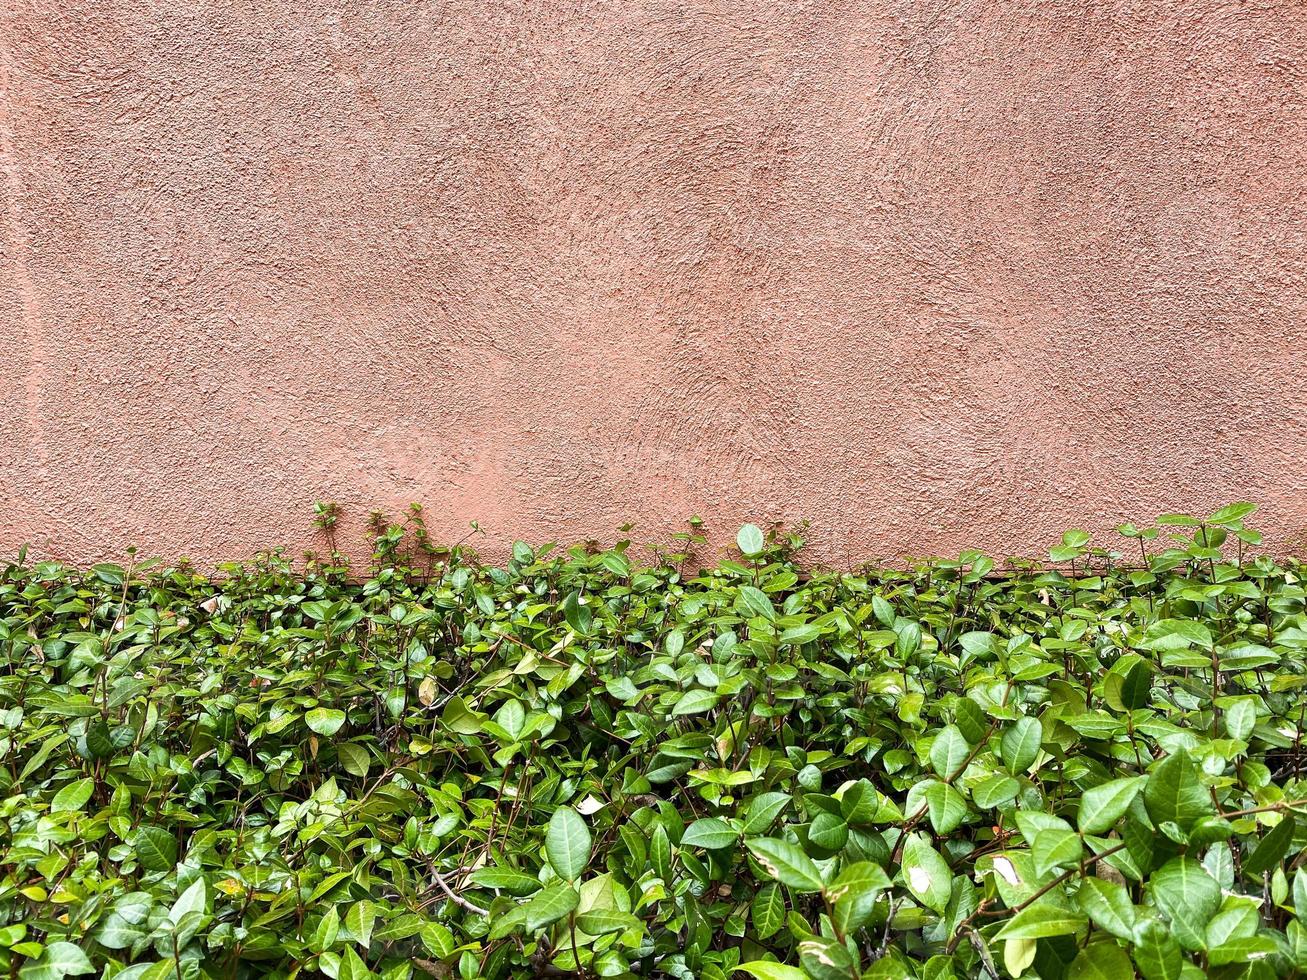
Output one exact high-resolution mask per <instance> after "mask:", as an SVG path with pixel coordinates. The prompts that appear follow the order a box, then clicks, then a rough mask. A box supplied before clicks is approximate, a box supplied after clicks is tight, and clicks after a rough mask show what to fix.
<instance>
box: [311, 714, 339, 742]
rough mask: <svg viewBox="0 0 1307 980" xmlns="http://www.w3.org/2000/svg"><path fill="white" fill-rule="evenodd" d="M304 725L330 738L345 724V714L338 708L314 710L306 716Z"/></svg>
mask: <svg viewBox="0 0 1307 980" xmlns="http://www.w3.org/2000/svg"><path fill="white" fill-rule="evenodd" d="M304 724H306V725H308V726H309V728H310V729H311V730H312V731H314V732H316V733H317V734H319V735H322V736H323V737H324V738H325V737H330V736H332V735H335V734H336V732H338V731H340V726H341V725H343V724H345V712H343V711H340V710H338V709H336V708H314V709H313V710H312V711H307V712H305V714H304Z"/></svg>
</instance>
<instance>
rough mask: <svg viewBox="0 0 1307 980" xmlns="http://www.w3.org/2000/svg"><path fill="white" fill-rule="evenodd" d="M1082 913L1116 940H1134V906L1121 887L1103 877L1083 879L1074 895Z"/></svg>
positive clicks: (1127, 893)
mask: <svg viewBox="0 0 1307 980" xmlns="http://www.w3.org/2000/svg"><path fill="white" fill-rule="evenodd" d="M1076 901H1077V903H1078V904H1079V905H1080V909H1081V911H1083V912H1084V913H1085V914H1086V915H1088V916H1089V918H1090V919H1091V920H1093V923H1094V925H1096V926H1098V928H1100V929H1102V930H1103V931H1104V932H1107V933H1109V934H1111V935H1113V936H1115V937H1116V938H1118V939H1124V940H1126V941H1127V942H1128V941H1131V940H1133V939H1134V933H1135V921H1136V914H1135V907H1134V903H1132V902H1131V901H1130V894H1129V892H1127V891H1126V890H1125V888H1123V887H1122V886H1121V885H1118V884H1117V883H1116V882H1113V881H1104V880H1103V879H1102V878H1085V879H1084V880H1083V881H1082V882H1081V884H1080V890H1079V891H1077V892H1076Z"/></svg>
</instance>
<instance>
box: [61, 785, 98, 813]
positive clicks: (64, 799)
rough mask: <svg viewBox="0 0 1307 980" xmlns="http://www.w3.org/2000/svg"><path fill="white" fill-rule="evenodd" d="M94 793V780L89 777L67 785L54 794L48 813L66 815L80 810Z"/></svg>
mask: <svg viewBox="0 0 1307 980" xmlns="http://www.w3.org/2000/svg"><path fill="white" fill-rule="evenodd" d="M94 791H95V780H94V779H91V778H89V777H87V778H85V779H79V780H77V781H76V782H72V783H69V784H68V785H67V786H65V787H64V788H63V789H61V790H60V791H59V792H58V793H56V794H55V796H54V800H53V801H52V802H51V803H50V812H51V813H67V812H72V811H77V810H80V809H81V808H82V807H84V806H86V804H87V801H88V800H90V798H91V793H93V792H94Z"/></svg>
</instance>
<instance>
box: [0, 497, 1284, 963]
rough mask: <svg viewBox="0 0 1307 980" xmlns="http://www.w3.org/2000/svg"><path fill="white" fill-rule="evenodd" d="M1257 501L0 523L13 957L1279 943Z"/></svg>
mask: <svg viewBox="0 0 1307 980" xmlns="http://www.w3.org/2000/svg"><path fill="white" fill-rule="evenodd" d="M1251 509H1252V508H1251V506H1250V505H1235V506H1232V507H1229V508H1226V509H1224V510H1223V511H1221V512H1219V513H1217V514H1214V515H1211V516H1210V517H1209V518H1207V519H1206V520H1204V521H1202V522H1199V521H1196V520H1192V519H1189V518H1181V517H1176V516H1169V517H1167V518H1165V519H1163V522H1162V523H1163V527H1162V531H1161V534H1159V533H1158V531H1157V530H1156V529H1148V530H1141V529H1138V528H1134V527H1131V526H1125V527H1124V528H1123V531H1124V533H1125V534H1126V539H1124V540H1123V541H1122V542H1121V545H1122V547H1121V552H1123V553H1124V554H1125V555H1127V556H1128V557H1127V558H1123V557H1122V554H1120V553H1118V552H1116V551H1112V550H1097V549H1093V548H1091V547H1090V546H1089V541H1088V536H1087V535H1084V534H1081V533H1079V532H1070V533H1069V534H1067V535H1066V536H1065V538H1064V539H1063V542H1062V544H1061V545H1059V546H1058V547H1057V548H1055V549H1054V550H1053V552H1052V553H1051V555H1050V558H1051V562H1050V563H1049V564H1047V565H1040V564H1038V563H1028V564H1025V565H1023V566H1020V567H1012V568H1007V569H1005V570H1004V571H1003V572H1002V574H1000V573H999V572H997V571H996V570H995V567H994V563H993V562H991V561H990V560H989V559H987V558H984V557H982V556H980V555H977V554H966V555H963V556H962V557H961V559H960V560H957V561H933V562H924V563H921V564H919V565H915V566H913V567H910V568H904V569H897V570H895V569H880V570H873V571H866V572H863V573H858V574H836V573H827V572H812V573H811V574H809V573H807V572H805V571H804V570H803V568H802V566H801V564H800V563H799V562H798V561H797V559H796V557H795V556H794V554H793V547H794V542H793V541H792V540H789V539H784V538H782V539H779V540H777V539H775V538H773V539H770V540H768V539H765V538H764V536H763V535H762V533H761V532H759V531H758V529H756V528H753V527H746V528H745V529H743V530H742V531H741V532H740V535H739V538H738V544H739V548H738V552H739V554H738V557H737V558H735V559H733V560H722V561H721V562H720V563H719V564H717V565H716V566H715V567H713V568H711V569H708V570H705V571H693V570H692V568H693V566H691V565H690V564H689V561H688V556H687V554H686V553H673V554H662V555H660V557H659V560H657V561H654V562H653V563H652V566H651V567H636V566H634V565H633V564H632V562H631V560H630V559H629V558H628V556H627V554H626V553H625V552H626V549H625V548H624V547H621V546H619V547H617V548H615V549H613V550H609V551H597V550H595V549H588V548H584V547H577V548H573V549H571V550H567V551H563V550H561V549H545V548H542V549H540V550H539V551H533V550H532V549H530V548H528V547H527V546H525V545H522V544H519V545H517V546H516V547H515V548H514V551H513V559H512V560H511V561H510V562H508V563H507V565H506V566H505V567H499V568H493V567H483V566H481V565H479V564H478V563H477V562H476V561H475V560H474V559H473V558H472V556H470V555H469V554H466V553H462V552H460V551H458V550H455V551H453V552H452V553H450V554H448V555H447V556H446V557H444V558H442V559H441V560H440V561H439V562H434V563H433V562H430V561H428V560H424V562H422V563H420V564H421V567H420V568H416V567H413V566H414V565H415V564H419V563H416V562H412V561H406V560H405V559H404V558H403V557H401V555H402V552H403V549H404V547H405V540H406V539H404V538H403V537H402V535H401V534H400V533H399V532H398V531H396V530H390V531H387V532H385V533H383V534H382V535H381V536H380V538H379V539H378V548H379V551H378V556H377V561H376V564H375V567H373V568H372V569H371V571H370V574H368V575H367V577H366V579H365V580H363V581H358V580H356V579H351V578H350V577H349V576H348V575H347V574H346V569H345V568H343V567H340V566H338V565H332V564H330V563H313V564H311V565H310V566H309V567H308V569H307V571H305V570H303V569H302V568H301V569H300V570H299V571H297V570H295V569H294V568H292V566H291V563H289V562H288V561H286V560H284V559H282V558H280V557H278V556H275V555H274V556H268V557H265V558H264V559H262V560H260V561H259V562H257V563H254V564H252V565H250V566H248V567H244V568H235V567H231V568H226V569H224V570H223V572H222V574H221V575H219V576H216V577H213V578H208V577H205V576H202V575H200V574H197V573H196V572H194V571H191V570H186V569H176V568H173V569H165V568H163V567H161V566H158V565H155V566H150V565H149V563H141V564H139V565H136V564H134V565H132V566H131V567H128V568H123V567H120V566H117V565H108V564H105V565H97V566H95V567H93V568H91V569H89V570H85V571H78V570H75V569H71V568H68V567H65V566H61V565H57V564H52V563H35V564H29V563H16V564H13V565H10V566H9V567H7V568H4V569H3V571H0V652H2V653H3V664H4V666H3V670H2V676H0V795H2V796H3V804H2V807H3V811H2V812H0V821H2V824H0V825H2V826H3V837H4V840H3V852H2V855H0V861H2V863H0V968H4V969H6V970H7V971H8V972H9V974H10V975H11V976H17V977H21V978H24V980H60V978H62V977H64V976H79V975H83V974H85V975H91V974H100V975H102V976H105V977H109V976H117V977H120V978H122V980H129V978H131V980H137V978H142V977H149V978H161V977H166V976H171V975H174V974H179V975H181V976H184V977H187V978H195V977H200V976H207V977H212V978H215V980H217V978H231V977H242V976H248V975H254V974H259V975H272V976H281V977H292V976H295V975H296V974H299V973H303V974H306V975H313V974H319V973H320V974H325V975H327V976H329V977H333V978H336V980H357V978H363V977H369V976H378V977H386V978H396V980H397V978H403V977H410V976H417V977H422V976H428V975H429V976H436V977H445V976H451V977H452V976H461V977H465V978H470V977H475V976H482V975H484V976H533V975H535V976H539V975H564V974H577V975H584V976H587V977H598V976H602V977H613V976H627V975H638V976H646V977H648V976H666V977H675V978H692V977H705V978H716V980H721V978H726V977H729V976H731V975H732V974H735V973H737V971H742V975H752V976H754V977H759V978H762V980H773V978H780V980H789V978H797V977H802V976H812V977H817V978H820V980H835V978H857V977H859V976H865V977H921V978H932V980H945V978H948V977H957V978H964V977H985V976H988V977H1005V976H1021V975H1024V976H1039V977H1043V978H1062V977H1066V978H1108V980H1115V978H1118V977H1119V978H1129V977H1132V976H1136V975H1139V976H1142V977H1144V978H1146V980H1176V978H1189V977H1199V976H1203V975H1207V976H1212V977H1272V976H1281V977H1283V976H1292V975H1296V974H1297V972H1298V971H1299V970H1307V929H1305V928H1304V926H1303V924H1302V921H1301V920H1300V918H1299V915H1298V913H1302V915H1303V916H1304V917H1307V875H1305V874H1304V872H1303V871H1302V870H1301V869H1300V865H1301V864H1302V863H1303V860H1304V858H1303V855H1304V854H1307V851H1304V850H1303V845H1304V843H1307V837H1305V833H1307V831H1305V830H1304V826H1303V825H1302V824H1299V823H1298V822H1297V817H1298V816H1299V815H1300V814H1307V809H1302V808H1303V807H1307V799H1304V798H1307V787H1304V786H1303V780H1302V778H1301V770H1302V765H1303V762H1304V754H1303V751H1302V730H1303V725H1304V713H1305V712H1307V701H1304V699H1303V696H1302V687H1303V685H1304V683H1307V673H1305V672H1304V664H1305V662H1307V616H1305V615H1304V588H1303V583H1302V568H1301V566H1299V565H1298V564H1296V563H1292V562H1289V563H1284V562H1280V563H1277V562H1275V561H1272V560H1270V559H1268V558H1264V557H1259V558H1255V559H1253V558H1249V557H1247V555H1246V554H1245V553H1244V549H1245V546H1246V545H1255V544H1256V543H1257V541H1258V539H1257V537H1256V535H1255V534H1254V533H1253V532H1251V531H1249V530H1246V529H1245V528H1244V527H1243V524H1242V521H1243V519H1244V518H1245V517H1246V516H1247V514H1248V513H1249V512H1250V511H1251ZM695 538H696V536H695V535H690V536H688V537H687V539H686V540H684V541H683V542H682V544H681V545H679V547H685V548H689V547H692V546H694V545H696V544H697V543H699V542H697V541H696V540H695ZM425 551H427V552H429V551H430V548H429V545H428V546H427V547H426V548H425ZM427 557H428V558H429V557H430V556H429V555H428V556H427ZM1053 563H1056V567H1054V566H1053Z"/></svg>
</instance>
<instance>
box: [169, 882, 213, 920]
mask: <svg viewBox="0 0 1307 980" xmlns="http://www.w3.org/2000/svg"><path fill="white" fill-rule="evenodd" d="M207 908H208V891H207V890H206V888H205V884H204V878H203V876H201V877H198V878H196V879H195V880H194V881H193V882H191V885H190V887H189V888H187V889H186V891H184V892H182V893H181V895H179V896H178V898H177V901H176V902H174V903H173V906H172V908H171V909H170V910H169V911H168V920H169V921H170V922H172V924H173V925H177V924H178V923H180V922H181V921H182V918H183V917H184V916H186V915H188V914H191V913H194V912H201V913H202V912H205V911H206V910H207Z"/></svg>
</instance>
